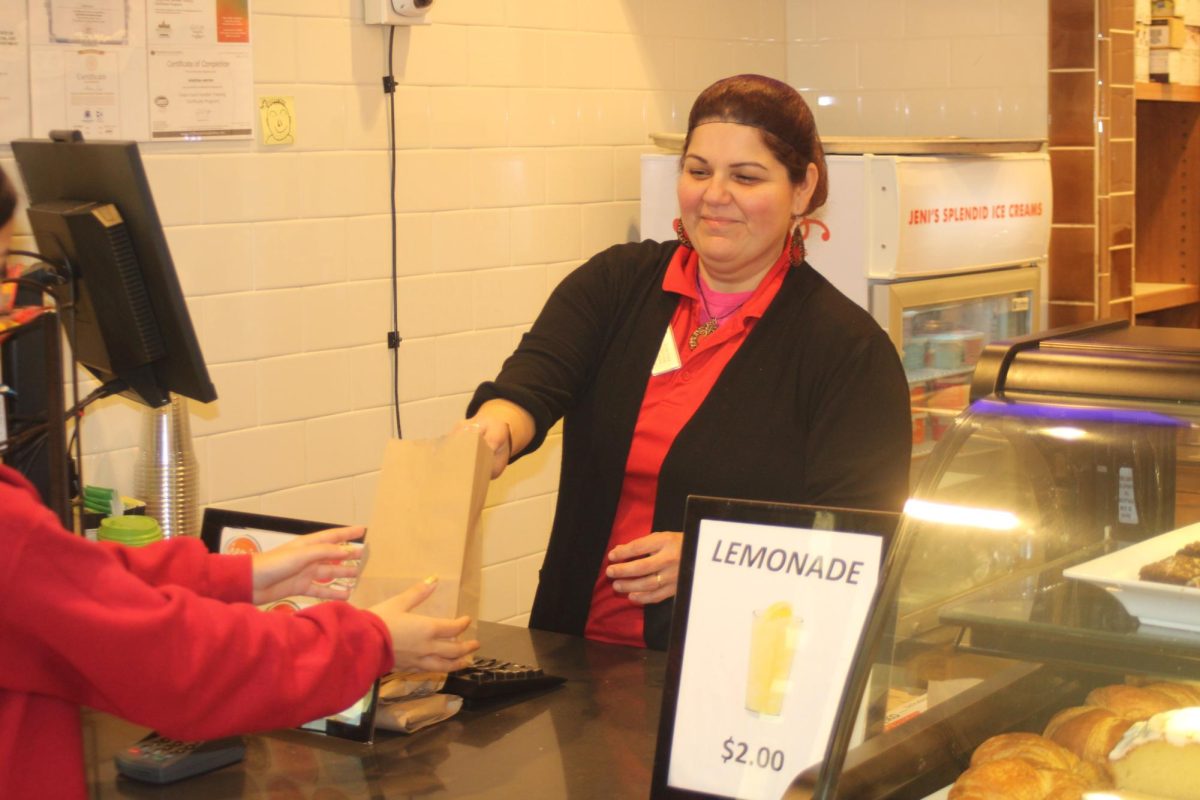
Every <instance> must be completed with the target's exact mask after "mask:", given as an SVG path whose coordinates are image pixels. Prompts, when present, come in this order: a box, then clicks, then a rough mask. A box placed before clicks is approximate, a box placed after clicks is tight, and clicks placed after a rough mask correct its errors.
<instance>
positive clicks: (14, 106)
mask: <svg viewBox="0 0 1200 800" xmlns="http://www.w3.org/2000/svg"><path fill="white" fill-rule="evenodd" d="M26 27H27V25H26V21H25V6H24V4H22V3H7V4H4V3H0V141H2V142H9V141H12V140H13V139H19V138H21V137H23V136H28V135H29V40H28V38H27V34H26Z"/></svg>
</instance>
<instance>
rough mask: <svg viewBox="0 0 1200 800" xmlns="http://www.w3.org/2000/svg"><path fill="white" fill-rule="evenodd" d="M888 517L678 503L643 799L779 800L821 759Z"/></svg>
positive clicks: (876, 572)
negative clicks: (666, 637) (680, 523)
mask: <svg viewBox="0 0 1200 800" xmlns="http://www.w3.org/2000/svg"><path fill="white" fill-rule="evenodd" d="M899 517H900V515H899V514H890V513H884V512H873V511H857V510H851V509H842V508H825V507H818V506H802V505H791V504H778V503H762V502H751V501H741V500H730V499H721V498H708V497H692V498H689V499H688V506H687V513H686V516H685V524H684V541H683V554H682V558H681V561H680V575H679V583H678V593H677V594H676V597H675V609H674V617H673V620H672V626H671V644H670V648H669V652H668V661H667V678H666V686H665V688H664V692H663V706H662V713H661V716H660V720H659V731H658V746H657V750H656V752H655V759H654V777H653V783H652V788H651V796H652V797H654V798H700V797H704V798H713V797H715V798H747V799H749V800H760V799H761V800H777V798H779V797H781V796H782V795H783V794H784V792H785V791H786V790H787V789H788V787H789V786H790V785H791V783H792V781H793V779H794V778H795V777H796V776H797V775H799V774H800V773H802V772H804V771H805V770H807V769H809V768H811V767H814V766H815V765H819V764H820V763H821V762H822V761H823V759H824V757H825V751H826V748H827V746H828V744H829V740H830V737H831V736H832V734H833V727H834V723H835V722H836V721H837V718H838V714H839V711H840V710H841V708H840V707H841V704H842V696H843V690H844V688H845V686H846V682H847V679H848V677H849V673H850V669H851V666H852V664H853V661H854V657H855V655H856V654H857V652H858V650H859V647H860V646H861V640H862V632H863V630H864V628H865V625H866V622H867V618H868V614H869V612H870V609H871V607H872V605H873V602H874V600H875V596H876V592H877V588H878V586H879V584H880V570H881V566H882V564H883V559H884V555H885V553H886V551H887V546H888V544H889V542H890V540H891V536H892V534H893V532H894V531H895V528H896V525H897V522H898V521H899ZM853 711H854V710H853V709H851V710H850V713H853Z"/></svg>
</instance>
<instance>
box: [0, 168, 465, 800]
mask: <svg viewBox="0 0 1200 800" xmlns="http://www.w3.org/2000/svg"><path fill="white" fill-rule="evenodd" d="M15 204H16V199H15V195H14V193H13V189H12V185H11V184H10V183H8V181H7V179H6V178H5V176H4V173H3V172H2V171H0V263H2V262H3V257H4V254H5V253H7V250H8V246H9V243H10V241H11V237H12V227H13V223H12V215H13V211H14V207H15ZM362 533H363V529H362V528H339V529H334V530H331V531H325V532H322V533H318V534H312V535H310V536H307V537H304V539H302V540H298V541H297V542H296V543H294V544H292V545H289V546H285V547H282V548H277V549H276V550H272V551H269V552H267V553H262V554H256V555H254V556H250V555H213V554H210V553H208V552H207V551H206V550H205V548H204V545H203V544H202V543H201V542H200V541H199V540H196V539H190V538H177V539H171V540H168V541H164V542H160V543H157V544H153V545H150V546H148V547H144V548H138V549H134V548H126V547H123V546H121V545H116V544H111V543H94V542H90V541H87V540H86V539H83V538H81V537H78V536H75V535H73V534H71V533H69V532H67V531H65V530H63V528H62V527H61V525H60V524H59V522H58V519H57V517H56V516H55V515H54V514H53V513H52V512H51V511H50V510H49V509H47V508H46V507H45V506H43V505H42V504H41V503H40V502H39V501H38V498H37V494H36V492H35V490H34V489H33V487H32V486H31V485H30V484H29V483H28V482H27V481H26V480H25V479H24V478H23V477H21V476H20V475H19V474H18V473H17V472H15V471H14V470H12V469H10V468H8V467H5V466H2V465H0V798H4V800H25V798H37V799H38V800H41V799H42V798H56V799H57V798H82V797H85V796H86V789H85V786H84V770H83V747H82V739H81V733H80V713H79V707H80V706H89V707H91V708H95V709H99V710H101V711H105V712H108V713H111V714H115V715H118V716H121V717H124V718H126V719H129V720H131V721H133V722H136V723H138V724H140V725H146V726H149V727H151V728H154V729H156V730H158V731H159V732H160V733H162V734H164V735H166V736H170V737H174V738H178V739H185V740H196V739H209V738H214V737H218V736H223V735H227V734H233V733H245V732H250V731H255V730H268V729H273V728H282V727H292V726H295V725H298V724H301V723H303V722H307V721H309V720H313V719H317V718H320V717H322V716H326V715H328V714H333V713H336V712H338V711H340V710H341V709H344V708H346V707H347V706H349V705H351V704H352V703H353V702H354V701H355V700H357V699H358V698H360V697H361V696H362V695H363V694H365V693H366V692H367V690H368V689H369V688H370V685H371V682H372V681H373V680H375V678H377V677H379V676H380V675H383V674H384V673H386V672H388V671H389V670H391V669H393V668H396V669H398V670H403V671H424V670H428V671H443V672H444V671H449V670H454V669H459V668H461V667H463V666H466V664H467V662H468V658H467V655H468V654H469V653H470V652H472V651H473V650H475V649H476V648H477V647H478V643H477V642H474V641H469V642H460V641H457V637H458V636H459V634H461V633H462V632H463V630H464V629H465V628H466V626H467V624H468V622H469V620H468V618H467V617H460V618H459V619H456V620H437V619H432V618H429V617H424V616H419V615H416V614H412V613H409V612H410V611H411V610H412V609H413V608H414V607H416V606H417V605H419V604H420V603H421V602H422V601H423V600H424V599H425V598H427V597H428V596H429V594H430V593H431V592H432V591H433V589H434V584H433V582H432V581H429V582H426V583H424V584H419V585H417V586H415V587H413V588H411V589H410V590H408V591H407V592H404V593H403V594H400V595H397V596H396V597H393V598H391V599H389V600H387V601H384V602H383V603H380V604H379V605H376V606H374V607H372V608H371V609H370V610H368V611H364V610H359V609H356V608H354V607H352V606H350V605H348V604H346V603H342V602H330V603H320V604H318V605H316V606H314V607H312V608H308V609H305V610H304V611H302V612H300V613H298V614H294V615H293V614H265V613H262V612H261V611H260V610H259V609H258V608H256V607H255V606H254V605H253V604H254V603H265V602H270V601H272V600H275V599H279V598H281V597H285V596H287V595H291V594H301V593H307V594H310V595H314V596H318V597H332V598H337V597H338V596H339V593H338V592H339V590H337V589H335V588H333V587H330V586H328V585H324V584H323V583H322V584H314V582H313V581H314V580H318V581H324V580H325V579H329V578H336V577H345V576H349V575H353V574H354V570H353V569H352V568H350V567H346V566H341V565H337V564H331V563H329V562H331V561H340V560H341V559H343V558H345V557H346V551H345V550H344V549H343V548H342V547H341V546H340V545H339V544H338V543H339V542H344V541H346V540H348V539H351V538H356V537H358V536H361V535H362Z"/></svg>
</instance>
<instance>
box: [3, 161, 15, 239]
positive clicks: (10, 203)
mask: <svg viewBox="0 0 1200 800" xmlns="http://www.w3.org/2000/svg"><path fill="white" fill-rule="evenodd" d="M16 212H17V187H16V186H13V182H12V181H10V180H9V179H8V175H6V174H4V170H3V169H2V168H0V228H3V227H4V226H5V225H7V224H8V221H9V220H11V219H12V218H13V214H15V213H16Z"/></svg>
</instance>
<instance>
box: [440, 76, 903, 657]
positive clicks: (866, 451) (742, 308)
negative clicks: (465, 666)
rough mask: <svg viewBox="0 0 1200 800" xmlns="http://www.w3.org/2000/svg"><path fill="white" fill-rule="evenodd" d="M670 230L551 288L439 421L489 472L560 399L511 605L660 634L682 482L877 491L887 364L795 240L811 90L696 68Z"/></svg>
mask: <svg viewBox="0 0 1200 800" xmlns="http://www.w3.org/2000/svg"><path fill="white" fill-rule="evenodd" d="M680 167H681V170H680V175H679V182H678V196H679V208H680V215H681V219H680V220H677V221H676V224H675V229H676V232H677V233H678V235H679V241H677V242H661V243H660V242H652V241H644V242H639V243H630V244H621V245H617V246H615V247H612V248H609V249H608V250H605V251H604V252H602V253H600V254H598V255H596V256H594V257H593V258H591V259H590V260H589V261H587V262H586V263H585V264H583V265H582V266H581V267H579V268H578V269H577V270H575V271H574V272H573V273H571V274H570V275H568V276H567V277H566V278H565V279H564V280H563V281H562V283H561V284H560V285H559V286H558V287H557V288H556V289H555V290H554V292H553V293H552V294H551V296H550V299H549V300H548V301H547V303H546V305H545V307H544V308H543V309H542V311H541V314H540V315H539V316H538V318H537V320H536V322H534V324H533V328H532V329H531V330H530V332H529V333H527V334H526V335H525V336H524V337H523V338H522V340H521V343H520V345H519V346H518V347H517V350H516V352H515V353H513V355H512V356H510V357H509V358H508V359H507V360H506V361H505V362H504V365H503V366H502V368H501V370H500V374H499V375H498V376H497V377H496V379H495V380H494V381H490V382H487V383H484V384H482V385H481V386H480V387H479V388H478V389H477V390H476V392H475V395H474V397H473V398H472V400H471V402H470V404H469V405H468V407H467V416H468V419H467V420H465V421H464V422H463V423H460V427H464V426H477V427H479V428H480V429H482V432H483V435H484V439H485V441H487V442H488V444H489V445H490V446H491V447H492V449H493V451H494V452H495V454H496V462H495V465H494V468H493V477H495V476H497V475H499V474H500V473H501V472H502V471H503V470H504V467H505V466H506V465H507V464H508V463H509V462H510V461H511V460H513V459H515V458H517V457H518V456H519V455H521V454H523V453H526V452H529V451H532V450H534V449H536V448H537V447H538V446H540V445H541V444H542V442H543V440H544V439H545V436H546V433H547V431H548V430H549V429H550V427H551V426H553V425H554V424H555V422H557V421H558V420H559V419H560V418H562V419H563V456H562V472H561V476H560V482H559V494H558V505H557V509H556V511H555V517H554V525H553V528H552V530H551V534H550V542H549V545H548V547H547V551H546V558H545V561H544V563H543V565H542V570H541V576H540V581H539V584H538V589H537V594H536V596H535V598H534V604H533V611H532V614H531V616H530V622H529V624H530V626H531V627H534V628H543V629H547V630H554V631H561V632H565V633H572V634H584V635H586V636H587V637H588V638H592V639H597V640H600V641H605V642H612V643H618V644H627V645H636V646H650V647H656V648H665V647H666V644H667V638H668V633H669V628H670V618H671V603H670V602H669V599H670V598H671V597H673V596H674V594H675V587H676V578H677V576H678V572H679V569H678V568H679V554H680V543H681V540H682V536H683V535H682V533H680V532H679V531H680V530H681V529H682V527H683V514H684V505H685V501H686V499H687V496H688V495H689V494H698V495H714V496H720V497H736V498H743V499H752V500H772V501H782V502H795V503H811V504H818V505H826V506H842V507H851V508H865V509H885V510H898V509H899V508H900V507H901V506H902V504H903V502H904V499H905V497H906V496H907V493H908V467H909V459H910V456H911V442H912V434H911V418H910V411H909V404H908V386H907V383H906V381H905V378H904V372H903V368H902V366H901V364H900V360H899V357H898V355H897V353H896V351H895V348H894V347H893V345H892V343H891V341H890V340H889V339H888V337H887V336H886V334H884V332H883V331H882V330H880V328H879V326H878V325H877V324H876V323H875V322H874V320H873V319H872V318H871V317H870V316H869V315H868V314H867V313H866V312H865V311H863V310H862V309H861V308H859V307H858V306H857V305H855V304H854V303H853V302H851V301H850V300H848V299H847V298H846V297H845V296H843V295H842V294H841V293H840V292H838V291H837V290H836V289H835V288H834V287H833V286H832V285H831V284H830V283H829V282H828V281H826V280H825V278H823V277H822V276H821V275H820V274H819V273H818V272H817V271H816V270H814V269H813V268H812V267H811V266H810V265H809V264H808V263H807V262H806V261H805V260H804V255H805V252H804V242H803V240H802V238H801V236H800V227H799V225H798V222H799V220H800V219H801V218H802V217H803V216H806V215H808V214H811V213H812V212H813V211H815V210H816V209H817V208H819V207H820V206H821V205H822V204H823V203H824V202H825V197H826V193H827V178H826V168H825V157H824V152H823V150H822V147H821V142H820V139H819V138H818V136H817V131H816V125H815V123H814V121H813V117H812V112H811V111H810V110H809V108H808V105H807V104H806V103H805V102H804V100H803V98H801V97H800V95H799V94H798V93H797V92H796V91H795V90H794V89H792V88H791V87H789V86H788V85H787V84H784V83H781V82H780V81H777V80H774V79H771V78H766V77H763V76H760V75H738V76H735V77H732V78H726V79H723V80H721V81H718V82H717V83H715V84H713V85H712V86H710V87H708V88H707V89H705V90H704V91H703V92H702V93H701V94H700V96H699V97H698V98H697V99H696V102H695V104H694V105H693V107H692V110H691V114H690V115H689V118H688V128H687V136H686V138H685V140H684V148H683V156H682V158H681V161H680Z"/></svg>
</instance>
